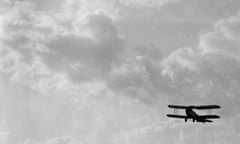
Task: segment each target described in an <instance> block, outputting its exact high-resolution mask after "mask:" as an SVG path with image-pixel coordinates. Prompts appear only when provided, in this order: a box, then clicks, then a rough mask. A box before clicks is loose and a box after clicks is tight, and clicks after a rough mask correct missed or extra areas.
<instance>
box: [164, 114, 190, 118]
mask: <svg viewBox="0 0 240 144" xmlns="http://www.w3.org/2000/svg"><path fill="white" fill-rule="evenodd" d="M167 116H168V117H171V118H183V119H185V118H188V117H187V116H185V115H173V114H167Z"/></svg>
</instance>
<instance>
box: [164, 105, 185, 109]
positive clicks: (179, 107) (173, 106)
mask: <svg viewBox="0 0 240 144" xmlns="http://www.w3.org/2000/svg"><path fill="white" fill-rule="evenodd" d="M168 107H169V108H177V109H186V108H187V106H181V105H168Z"/></svg>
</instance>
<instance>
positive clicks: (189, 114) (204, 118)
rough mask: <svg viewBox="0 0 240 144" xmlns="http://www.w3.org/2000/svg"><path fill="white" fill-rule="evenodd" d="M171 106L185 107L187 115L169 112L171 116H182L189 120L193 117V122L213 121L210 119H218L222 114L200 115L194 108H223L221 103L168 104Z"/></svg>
mask: <svg viewBox="0 0 240 144" xmlns="http://www.w3.org/2000/svg"><path fill="white" fill-rule="evenodd" d="M168 107H169V108H173V109H185V112H186V115H175V114H167V116H168V117H170V118H181V119H184V120H185V122H187V120H188V119H192V121H193V122H195V121H196V122H202V123H205V122H213V121H212V120H209V119H218V118H220V116H218V115H198V114H197V113H196V112H195V111H193V109H198V110H206V109H218V108H221V107H220V106H219V105H200V106H194V105H190V106H181V105H168Z"/></svg>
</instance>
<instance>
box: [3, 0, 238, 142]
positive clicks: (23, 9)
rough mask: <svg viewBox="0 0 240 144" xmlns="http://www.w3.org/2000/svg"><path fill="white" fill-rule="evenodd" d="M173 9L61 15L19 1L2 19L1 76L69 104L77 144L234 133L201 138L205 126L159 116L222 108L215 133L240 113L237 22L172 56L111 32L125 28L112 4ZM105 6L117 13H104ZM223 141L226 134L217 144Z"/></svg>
mask: <svg viewBox="0 0 240 144" xmlns="http://www.w3.org/2000/svg"><path fill="white" fill-rule="evenodd" d="M169 2H175V0H173V1H164V0H163V1H154V0H151V1H149V0H141V1H132V0H126V1H124V0H118V1H117V0H116V1H113V2H112V1H111V2H110V1H104V2H102V1H98V2H96V1H93V0H92V1H77V2H74V1H67V2H66V3H64V7H63V9H62V10H61V11H41V10H38V9H36V6H35V5H34V4H33V3H30V2H26V1H25V2H16V3H14V4H13V7H10V8H8V9H7V10H6V9H5V10H3V13H2V14H1V16H0V21H1V24H0V27H1V28H0V33H1V34H2V35H1V36H0V37H1V41H0V44H1V45H0V56H1V57H0V70H1V71H2V72H4V73H6V74H7V75H8V76H9V77H10V79H11V80H13V81H15V82H17V83H23V84H25V85H27V86H30V87H32V88H33V89H35V90H38V91H41V92H44V94H48V95H51V94H52V95H60V96H62V95H64V96H67V97H69V99H70V101H71V106H70V107H71V108H73V110H71V112H70V115H71V116H70V117H68V118H69V121H67V120H66V121H67V122H71V125H70V126H69V127H70V128H69V129H70V131H71V132H70V133H71V134H72V135H73V137H74V138H79V139H80V140H77V142H79V143H105V144H106V143H128V142H131V143H159V141H162V142H164V143H177V142H178V140H181V141H180V143H190V142H192V138H197V137H204V138H209V136H208V134H209V135H211V134H213V133H215V132H217V131H223V130H226V129H227V128H228V127H220V128H213V127H211V128H210V130H211V131H210V132H209V133H206V134H203V133H202V132H205V131H204V128H206V127H204V126H200V125H198V128H199V127H200V130H197V129H194V128H193V127H190V128H186V125H180V124H178V123H175V122H173V121H166V120H165V119H164V118H163V116H162V115H164V116H165V113H166V110H165V108H166V105H167V103H184V104H187V103H189V104H190V103H191V104H192V103H198V104H199V103H200V102H201V103H210V104H213V103H218V104H220V105H222V106H223V108H224V110H222V111H221V115H222V116H223V121H224V123H222V124H221V123H217V124H216V126H221V125H226V123H227V122H228V120H229V119H232V118H233V117H235V116H234V115H235V114H236V113H240V111H239V106H238V103H239V100H240V99H239V98H238V94H239V88H238V86H239V84H240V78H239V70H240V69H239V66H238V65H239V42H238V41H239V32H238V31H236V30H235V29H238V27H239V21H240V20H239V19H240V17H239V14H237V15H235V16H232V17H230V18H227V19H223V20H220V21H218V22H217V23H216V24H215V25H214V27H213V29H212V30H210V31H208V32H205V33H202V34H200V41H199V45H198V46H197V47H196V48H191V47H185V48H179V49H177V50H175V51H173V52H172V53H171V54H170V55H169V56H167V57H166V56H164V55H163V54H162V52H161V50H160V48H159V47H153V46H136V47H129V46H128V45H125V42H126V41H125V40H124V36H123V35H122V34H121V33H120V32H119V30H118V29H117V26H116V23H115V22H116V21H117V20H120V19H118V17H117V15H118V12H117V11H114V10H113V9H112V8H114V7H115V6H116V5H115V4H116V3H120V4H122V5H125V6H130V7H146V6H147V7H152V6H163V5H165V4H167V3H169ZM107 3H109V4H110V5H112V6H111V7H110V8H106V7H107V6H108V5H109V4H107ZM114 3H115V4H114ZM60 96H59V97H60ZM226 99H228V100H227V101H226ZM54 100H56V99H54ZM64 100H65V99H64ZM230 105H231V106H232V107H231V108H229V106H230ZM225 106H226V107H228V108H225ZM56 109H57V110H56V111H58V110H59V111H61V109H60V108H59V109H58V108H56ZM44 110H46V109H44ZM59 115H60V114H59ZM33 116H35V115H33ZM68 116H69V115H68ZM51 118H52V117H51ZM57 118H60V116H58V117H57ZM39 119H41V118H39ZM52 119H53V118H52ZM52 119H51V122H52V121H54V120H52ZM235 119H236V121H237V120H238V119H239V117H236V118H235ZM33 121H34V120H33ZM156 121H160V122H156ZM236 121H234V122H235V125H236V126H238V125H239V124H238V122H236ZM169 123H170V124H169ZM59 125H60V124H59ZM45 127H46V126H45ZM229 127H230V128H231V129H230V132H231V134H232V133H233V136H231V134H228V135H227V136H226V137H225V138H226V139H228V138H232V137H234V136H235V134H236V133H235V132H236V131H237V130H236V129H233V128H232V125H231V126H229ZM175 128H176V129H177V130H176V129H175ZM46 129H47V128H46ZM46 129H43V130H46ZM181 129H183V130H181ZM19 131H21V130H19ZM29 133H30V132H29ZM57 134H58V133H57ZM188 135H190V136H188ZM173 136H177V137H173ZM221 136H224V133H220V134H218V135H216V138H215V139H213V140H212V142H213V143H214V142H215V141H218V137H221ZM166 137H168V139H166ZM236 139H237V138H236ZM234 140H235V139H234ZM200 142H202V143H203V142H206V141H204V140H203V141H199V143H200ZM25 143H26V144H32V143H33V144H35V143H37V144H38V143H39V144H42V143H43V144H55V143H56V144H58V143H67V144H75V141H74V140H72V139H71V138H70V140H69V138H56V139H54V140H49V141H48V140H46V141H43V142H34V141H32V140H27V141H25V142H24V144H25Z"/></svg>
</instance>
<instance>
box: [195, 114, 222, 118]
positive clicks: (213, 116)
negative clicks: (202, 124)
mask: <svg viewBox="0 0 240 144" xmlns="http://www.w3.org/2000/svg"><path fill="white" fill-rule="evenodd" d="M198 118H200V119H218V118H220V116H218V115H199V116H198Z"/></svg>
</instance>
